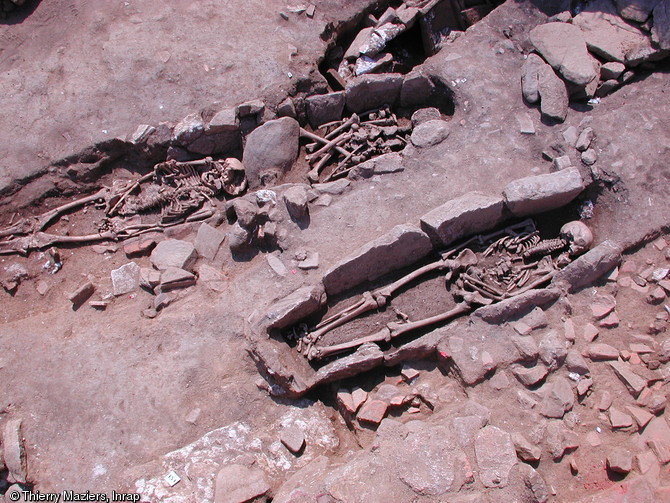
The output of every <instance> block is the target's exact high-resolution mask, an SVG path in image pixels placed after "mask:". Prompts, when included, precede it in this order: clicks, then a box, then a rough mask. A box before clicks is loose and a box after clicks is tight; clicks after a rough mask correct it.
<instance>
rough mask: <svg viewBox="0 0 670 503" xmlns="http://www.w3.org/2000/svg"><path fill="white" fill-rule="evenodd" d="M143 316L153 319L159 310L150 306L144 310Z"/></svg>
mask: <svg viewBox="0 0 670 503" xmlns="http://www.w3.org/2000/svg"><path fill="white" fill-rule="evenodd" d="M142 316H144V317H145V318H149V319H153V318H155V317H156V316H158V311H156V310H155V309H154V308H153V307H150V308H148V309H145V310H144V311H142Z"/></svg>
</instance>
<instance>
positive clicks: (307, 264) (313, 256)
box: [298, 252, 319, 271]
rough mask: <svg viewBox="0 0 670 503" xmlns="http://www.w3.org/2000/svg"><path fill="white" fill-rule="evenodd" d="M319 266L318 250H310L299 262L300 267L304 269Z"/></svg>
mask: <svg viewBox="0 0 670 503" xmlns="http://www.w3.org/2000/svg"><path fill="white" fill-rule="evenodd" d="M318 267H319V254H318V252H310V253H309V254H308V255H307V257H306V258H305V259H304V260H301V261H300V262H298V268H299V269H302V270H305V271H306V270H309V269H317V268H318Z"/></svg>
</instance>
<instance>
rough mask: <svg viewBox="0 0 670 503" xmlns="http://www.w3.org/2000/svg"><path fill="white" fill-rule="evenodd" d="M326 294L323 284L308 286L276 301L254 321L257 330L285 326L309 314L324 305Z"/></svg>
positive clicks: (263, 330) (260, 331)
mask: <svg viewBox="0 0 670 503" xmlns="http://www.w3.org/2000/svg"><path fill="white" fill-rule="evenodd" d="M325 302H326V295H325V294H324V291H323V286H322V285H315V286H306V287H303V288H300V289H298V290H296V291H295V292H293V293H291V294H289V295H287V296H286V297H284V298H283V299H281V300H279V301H277V302H275V303H274V304H273V305H272V306H270V308H269V309H268V310H267V312H266V314H265V315H263V316H262V317H260V319H258V320H256V321H255V322H254V323H253V328H254V330H255V331H256V332H258V333H262V332H265V331H266V330H268V329H271V328H284V327H288V326H290V325H292V324H293V323H296V322H297V321H299V320H301V319H302V318H304V317H305V316H309V315H310V314H312V313H314V312H315V311H316V310H318V309H319V308H320V307H321V306H323V305H324V304H325Z"/></svg>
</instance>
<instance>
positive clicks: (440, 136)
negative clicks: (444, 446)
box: [411, 119, 449, 148]
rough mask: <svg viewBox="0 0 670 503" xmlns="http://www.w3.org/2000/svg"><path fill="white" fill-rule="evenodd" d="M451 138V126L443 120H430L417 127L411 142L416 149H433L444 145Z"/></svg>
mask: <svg viewBox="0 0 670 503" xmlns="http://www.w3.org/2000/svg"><path fill="white" fill-rule="evenodd" d="M448 136H449V124H448V123H447V122H446V121H443V120H441V119H439V120H430V121H427V122H423V123H421V124H419V125H418V126H416V127H415V128H414V130H413V131H412V136H411V141H412V144H413V145H414V146H415V147H418V148H425V147H432V146H434V145H437V144H439V143H442V142H443V141H444V140H446V139H447V137H448Z"/></svg>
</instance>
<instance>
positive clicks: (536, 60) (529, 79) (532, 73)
mask: <svg viewBox="0 0 670 503" xmlns="http://www.w3.org/2000/svg"><path fill="white" fill-rule="evenodd" d="M544 65H546V63H545V62H544V60H543V59H542V58H541V57H540V56H538V55H537V54H535V53H530V54H529V55H528V57H527V58H526V61H524V63H523V67H522V69H521V92H522V94H523V97H524V99H525V100H526V101H527V102H528V103H530V104H535V103H537V102H538V101H540V80H539V76H540V69H541V68H542V67H543V66H544Z"/></svg>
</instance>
